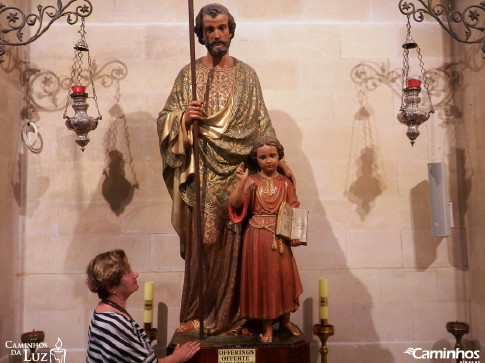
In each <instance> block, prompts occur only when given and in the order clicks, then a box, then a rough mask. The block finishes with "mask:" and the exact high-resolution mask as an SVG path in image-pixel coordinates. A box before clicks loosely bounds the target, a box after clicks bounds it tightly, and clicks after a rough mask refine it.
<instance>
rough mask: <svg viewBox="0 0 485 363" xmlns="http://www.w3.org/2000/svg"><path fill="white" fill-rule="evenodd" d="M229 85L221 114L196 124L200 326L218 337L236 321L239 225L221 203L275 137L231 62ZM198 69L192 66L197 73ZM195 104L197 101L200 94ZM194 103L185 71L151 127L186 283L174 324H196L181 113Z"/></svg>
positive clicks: (252, 78) (259, 100) (255, 91)
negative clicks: (259, 146)
mask: <svg viewBox="0 0 485 363" xmlns="http://www.w3.org/2000/svg"><path fill="white" fill-rule="evenodd" d="M234 62H235V64H234V67H235V80H234V83H233V91H232V95H231V97H230V98H229V100H228V102H227V104H226V107H224V109H222V110H220V111H219V112H217V113H216V114H214V115H210V116H209V117H207V118H203V119H202V120H201V122H200V133H199V134H200V136H199V156H200V161H199V166H200V180H201V208H202V213H201V221H202V222H201V223H202V241H203V246H204V254H203V274H204V276H203V277H204V288H203V289H204V327H205V328H207V330H208V332H209V333H210V334H223V333H224V332H227V331H228V330H230V329H231V328H233V327H234V326H235V324H236V323H237V322H238V320H239V317H238V310H239V267H240V246H241V241H242V238H241V235H242V234H241V226H240V225H239V224H234V223H233V222H231V220H230V218H229V215H228V209H227V200H228V197H229V194H230V193H231V191H232V189H233V188H234V186H235V169H236V167H237V166H238V165H239V164H240V163H241V162H245V163H246V164H247V160H248V154H249V150H250V148H251V145H252V143H253V142H254V140H255V139H256V138H257V137H259V136H265V135H273V136H274V135H275V132H274V129H273V126H272V125H271V120H270V118H269V115H268V111H267V110H266V106H265V104H264V100H263V95H262V92H261V86H260V84H259V80H258V77H257V75H256V72H255V71H254V70H253V69H252V68H251V67H250V66H248V65H247V64H245V63H243V62H241V61H239V60H236V59H234ZM201 67H202V65H201V62H200V59H199V60H197V62H196V72H197V74H199V70H200V69H201ZM198 97H200V95H198ZM191 99H192V91H191V80H190V66H189V65H187V66H185V67H184V68H183V69H182V70H181V71H180V73H179V74H178V76H177V78H176V80H175V83H174V86H173V89H172V93H171V94H170V96H169V97H168V99H167V102H166V104H165V107H164V108H163V110H162V111H161V112H160V114H159V117H158V120H157V125H158V135H159V139H160V152H161V155H162V159H163V178H164V181H165V184H166V186H167V189H168V191H169V193H170V196H171V197H172V201H173V204H172V225H173V227H174V229H175V231H176V232H177V233H178V235H179V236H180V250H181V255H182V257H183V258H184V259H185V278H184V288H183V293H182V302H181V312H180V321H181V322H186V321H189V320H198V317H199V312H198V306H199V296H198V286H197V276H196V274H197V266H198V252H197V246H196V240H195V226H194V219H193V218H194V213H193V209H194V206H195V185H194V174H193V173H194V158H193V151H192V146H191V141H192V130H191V129H189V130H185V127H184V125H183V113H184V111H185V109H186V108H187V105H188V103H189V101H190V100H191Z"/></svg>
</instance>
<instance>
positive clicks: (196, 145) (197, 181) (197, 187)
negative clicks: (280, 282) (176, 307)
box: [188, 0, 204, 340]
mask: <svg viewBox="0 0 485 363" xmlns="http://www.w3.org/2000/svg"><path fill="white" fill-rule="evenodd" d="M188 1H189V39H190V73H191V80H192V100H193V101H195V100H197V88H196V87H197V84H196V74H195V40H194V1H193V0H188ZM192 134H193V140H194V145H193V147H194V163H195V233H196V243H197V251H198V252H199V255H198V259H199V265H198V269H197V270H198V271H197V284H198V285H199V322H200V329H199V337H200V339H201V340H202V339H204V288H203V282H204V279H203V276H202V271H203V269H202V258H203V257H202V256H203V255H202V249H203V246H202V228H201V222H200V212H201V208H200V170H199V120H197V119H195V120H194V122H193V124H192Z"/></svg>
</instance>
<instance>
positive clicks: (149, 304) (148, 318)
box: [143, 282, 155, 324]
mask: <svg viewBox="0 0 485 363" xmlns="http://www.w3.org/2000/svg"><path fill="white" fill-rule="evenodd" d="M154 290H155V284H154V283H153V282H145V292H144V295H145V296H144V299H145V301H144V309H143V322H144V323H150V324H151V323H153V296H154Z"/></svg>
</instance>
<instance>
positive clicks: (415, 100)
mask: <svg viewBox="0 0 485 363" xmlns="http://www.w3.org/2000/svg"><path fill="white" fill-rule="evenodd" d="M402 47H403V48H404V54H403V69H402V89H403V90H402V95H401V108H400V109H399V114H398V115H397V119H398V120H399V122H400V123H402V124H404V125H406V126H407V127H408V129H407V132H406V136H407V137H408V139H409V140H410V142H411V146H414V142H415V141H416V138H417V137H418V136H419V134H420V132H419V130H418V127H419V125H421V124H422V123H424V122H426V121H427V120H428V119H429V117H430V115H431V114H432V113H434V109H433V104H432V102H431V94H430V92H429V86H428V82H427V80H428V79H427V77H426V75H425V71H424V63H423V57H422V56H421V49H420V48H419V47H418V44H417V43H416V42H415V41H414V40H413V38H412V37H411V25H410V23H409V15H408V23H407V36H406V42H405V43H404V44H403V45H402ZM409 49H416V52H417V53H418V60H419V66H420V68H421V78H422V81H421V80H419V79H416V78H408V74H409ZM421 84H423V85H424V88H425V89H426V93H427V95H428V100H429V105H430V108H429V110H426V109H424V108H422V107H420V103H421V97H420V96H419V94H420V92H421Z"/></svg>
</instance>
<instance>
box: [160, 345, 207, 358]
mask: <svg viewBox="0 0 485 363" xmlns="http://www.w3.org/2000/svg"><path fill="white" fill-rule="evenodd" d="M199 349H200V343H199V342H188V343H185V344H184V345H182V346H180V344H177V346H176V347H175V349H174V351H173V353H172V354H171V355H169V356H168V357H166V358H170V357H173V363H182V362H186V361H188V360H189V359H190V358H192V357H193V356H194V354H195V353H197V352H198V351H199Z"/></svg>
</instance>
